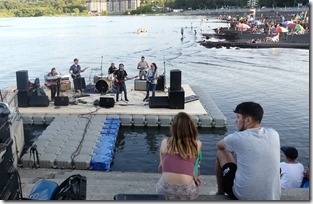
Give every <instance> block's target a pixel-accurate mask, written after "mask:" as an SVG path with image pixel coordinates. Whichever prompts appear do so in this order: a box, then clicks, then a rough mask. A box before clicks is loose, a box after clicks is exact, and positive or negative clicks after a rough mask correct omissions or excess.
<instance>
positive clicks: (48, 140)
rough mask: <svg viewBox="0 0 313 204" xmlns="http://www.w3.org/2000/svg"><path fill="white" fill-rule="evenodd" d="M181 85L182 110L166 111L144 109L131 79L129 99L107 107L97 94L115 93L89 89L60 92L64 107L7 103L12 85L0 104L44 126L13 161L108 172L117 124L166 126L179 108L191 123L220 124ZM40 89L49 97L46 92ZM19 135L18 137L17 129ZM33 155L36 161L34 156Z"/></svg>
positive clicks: (207, 101) (205, 100) (198, 96)
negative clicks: (66, 102)
mask: <svg viewBox="0 0 313 204" xmlns="http://www.w3.org/2000/svg"><path fill="white" fill-rule="evenodd" d="M182 88H183V89H184V91H185V98H188V100H186V102H185V103H184V108H183V109H170V108H150V107H149V102H144V101H143V98H144V97H145V94H146V92H145V91H138V90H134V85H133V84H131V83H128V84H127V95H128V99H129V101H128V102H127V101H125V100H123V97H120V100H119V101H118V102H115V104H114V106H113V107H111V108H103V107H99V106H98V105H97V102H99V100H100V97H106V98H113V99H115V97H116V95H115V93H107V94H105V95H101V94H99V93H90V94H86V95H83V97H81V95H79V94H77V93H74V91H73V90H67V91H63V92H61V93H60V96H68V97H69V105H67V106H55V105H54V103H53V102H50V103H49V105H48V106H47V107H17V106H16V105H15V106H14V105H13V104H14V103H12V102H13V101H17V99H16V97H17V94H16V92H17V91H16V87H15V86H12V87H10V88H8V89H6V90H5V94H4V102H6V103H8V104H10V108H11V109H16V114H17V115H19V116H20V117H21V119H22V121H23V124H28V125H33V124H44V125H47V128H46V130H44V131H43V133H42V134H41V135H40V136H39V137H38V140H37V141H35V142H34V145H33V146H32V147H30V148H29V149H28V150H27V153H26V154H24V155H23V156H22V157H21V158H20V159H19V161H20V162H19V164H20V165H21V167H29V168H31V167H39V166H40V167H41V168H57V169H72V168H75V169H81V170H88V169H89V170H102V171H107V170H110V164H111V161H112V158H113V156H114V155H113V152H114V148H115V141H116V137H117V135H118V130H119V127H120V126H138V127H141V126H148V127H157V126H160V127H170V126H171V124H172V120H173V117H174V115H176V114H177V113H178V112H181V111H184V112H187V113H188V114H189V115H191V116H192V118H193V120H194V123H195V125H196V126H197V127H205V128H225V127H226V125H227V121H226V117H225V116H224V115H223V113H222V112H221V111H220V110H219V109H218V107H217V105H216V104H215V103H214V101H213V100H212V99H211V98H210V96H209V95H208V94H207V92H206V90H205V89H203V88H201V87H198V86H195V87H191V86H189V85H188V84H182ZM44 90H45V92H46V95H47V96H49V97H50V90H49V89H47V88H45V89H44ZM156 96H163V97H166V96H168V89H167V88H165V89H164V91H160V90H159V91H156ZM13 112H14V111H13ZM20 137H23V131H22V133H21V135H20ZM23 141H24V140H23ZM16 142H17V143H18V142H19V140H18V139H17V140H16ZM23 145H24V144H23ZM23 145H20V146H23ZM19 151H20V152H21V151H22V150H21V149H20V150H19ZM37 153H38V155H39V159H36V155H37Z"/></svg>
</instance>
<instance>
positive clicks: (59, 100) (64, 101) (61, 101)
mask: <svg viewBox="0 0 313 204" xmlns="http://www.w3.org/2000/svg"><path fill="white" fill-rule="evenodd" d="M69 103H70V102H69V98H68V96H57V97H55V98H54V105H55V106H68V104H69Z"/></svg>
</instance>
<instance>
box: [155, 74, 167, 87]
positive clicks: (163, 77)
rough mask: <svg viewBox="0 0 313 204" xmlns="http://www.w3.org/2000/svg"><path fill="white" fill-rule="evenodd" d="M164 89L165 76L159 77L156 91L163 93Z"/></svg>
mask: <svg viewBox="0 0 313 204" xmlns="http://www.w3.org/2000/svg"><path fill="white" fill-rule="evenodd" d="M164 89H165V76H164V75H160V76H159V78H158V84H157V86H156V90H160V91H164Z"/></svg>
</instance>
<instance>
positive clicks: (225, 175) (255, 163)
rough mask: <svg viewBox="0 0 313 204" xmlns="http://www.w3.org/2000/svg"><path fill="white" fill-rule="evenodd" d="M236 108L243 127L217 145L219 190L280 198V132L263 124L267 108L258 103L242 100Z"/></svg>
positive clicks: (232, 194) (245, 197) (250, 197)
mask: <svg viewBox="0 0 313 204" xmlns="http://www.w3.org/2000/svg"><path fill="white" fill-rule="evenodd" d="M234 112H235V113H236V116H237V119H236V124H237V127H238V130H239V131H238V132H235V133H232V134H229V135H227V136H226V137H225V138H224V139H222V140H220V141H219V142H217V145H216V146H217V156H216V164H215V170H216V180H217V185H218V192H217V194H224V193H226V194H228V196H229V197H230V198H231V199H239V200H279V199H280V195H281V188H280V174H279V163H280V139H279V134H278V133H277V132H276V131H275V130H274V129H272V128H264V127H261V121H262V118H263V113H264V112H263V108H262V107H261V106H260V105H259V104H258V103H255V102H243V103H240V104H239V105H237V107H236V109H235V110H234ZM235 159H236V160H235Z"/></svg>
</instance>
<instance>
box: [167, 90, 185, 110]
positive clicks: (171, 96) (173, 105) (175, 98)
mask: <svg viewBox="0 0 313 204" xmlns="http://www.w3.org/2000/svg"><path fill="white" fill-rule="evenodd" d="M168 100H169V108H170V109H184V108H185V90H184V89H183V88H181V89H180V90H171V89H170V90H169V91H168Z"/></svg>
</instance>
